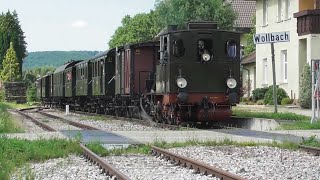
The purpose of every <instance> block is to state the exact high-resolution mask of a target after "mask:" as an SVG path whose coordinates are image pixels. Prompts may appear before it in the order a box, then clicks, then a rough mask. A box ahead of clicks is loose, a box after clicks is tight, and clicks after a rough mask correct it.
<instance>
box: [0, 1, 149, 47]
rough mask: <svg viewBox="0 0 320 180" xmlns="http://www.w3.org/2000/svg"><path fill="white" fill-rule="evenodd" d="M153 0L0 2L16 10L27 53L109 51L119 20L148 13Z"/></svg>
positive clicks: (2, 7)
mask: <svg viewBox="0 0 320 180" xmlns="http://www.w3.org/2000/svg"><path fill="white" fill-rule="evenodd" d="M154 2H155V0H0V12H7V11H8V10H10V11H13V10H16V11H17V13H18V18H19V21H20V25H21V28H22V30H23V31H24V33H25V34H24V35H25V36H26V42H27V43H28V45H27V50H28V52H34V51H71V50H78V51H81V50H97V51H104V50H107V49H108V42H109V40H110V38H111V36H112V35H113V34H114V32H115V30H116V29H117V27H119V26H120V25H121V20H122V18H123V17H124V16H125V15H127V14H129V15H131V16H132V15H135V14H137V13H145V12H146V13H147V12H150V10H151V9H154Z"/></svg>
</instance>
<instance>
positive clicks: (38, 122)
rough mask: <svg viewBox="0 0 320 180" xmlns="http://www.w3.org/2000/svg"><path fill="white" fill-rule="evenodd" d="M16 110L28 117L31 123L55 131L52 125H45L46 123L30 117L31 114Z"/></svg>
mask: <svg viewBox="0 0 320 180" xmlns="http://www.w3.org/2000/svg"><path fill="white" fill-rule="evenodd" d="M16 112H17V113H19V114H20V115H22V116H24V117H26V118H27V119H30V120H31V121H32V122H33V123H35V124H36V125H38V126H40V127H41V128H43V129H45V130H47V131H51V132H55V131H56V130H55V129H53V128H52V127H50V126H48V125H46V124H44V123H42V122H40V121H38V120H36V119H34V118H32V117H31V116H29V115H27V114H25V113H23V112H21V111H16Z"/></svg>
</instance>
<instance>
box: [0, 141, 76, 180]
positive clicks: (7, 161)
mask: <svg viewBox="0 0 320 180" xmlns="http://www.w3.org/2000/svg"><path fill="white" fill-rule="evenodd" d="M80 152H81V149H80V146H79V143H78V142H76V141H69V140H58V139H53V140H36V141H28V140H18V139H8V138H6V137H0V179H1V180H2V179H4V180H6V179H9V178H10V177H9V176H10V174H11V172H12V171H13V170H15V169H16V168H18V167H22V166H23V165H25V164H26V163H27V162H29V161H40V162H41V161H44V160H47V159H51V158H58V157H65V156H67V155H68V154H71V153H75V154H79V153H80Z"/></svg>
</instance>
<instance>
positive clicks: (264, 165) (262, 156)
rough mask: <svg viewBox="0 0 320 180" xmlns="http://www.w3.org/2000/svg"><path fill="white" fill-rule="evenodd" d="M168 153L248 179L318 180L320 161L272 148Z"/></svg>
mask: <svg viewBox="0 0 320 180" xmlns="http://www.w3.org/2000/svg"><path fill="white" fill-rule="evenodd" d="M170 151H172V152H174V153H177V154H180V155H183V156H186V157H190V158H193V159H196V160H199V161H202V162H205V163H207V164H209V165H212V166H215V167H219V168H221V169H223V170H227V171H229V172H231V173H236V174H238V175H240V176H242V177H245V178H248V179H268V180H270V179H275V180H276V179H277V180H278V179H314V180H318V179H320V158H319V156H312V155H309V154H307V153H305V152H300V151H289V150H285V149H279V148H273V147H233V146H220V147H202V146H200V147H187V148H173V149H170Z"/></svg>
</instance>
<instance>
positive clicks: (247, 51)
mask: <svg viewBox="0 0 320 180" xmlns="http://www.w3.org/2000/svg"><path fill="white" fill-rule="evenodd" d="M252 24H253V25H254V27H253V28H252V29H251V31H250V33H247V34H245V35H244V37H245V38H246V39H247V41H248V42H247V46H245V47H244V55H245V56H247V55H249V54H250V53H252V52H254V51H255V50H256V45H255V44H254V43H253V38H252V37H253V35H255V34H256V27H255V25H256V16H255V15H254V16H253V17H252Z"/></svg>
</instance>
